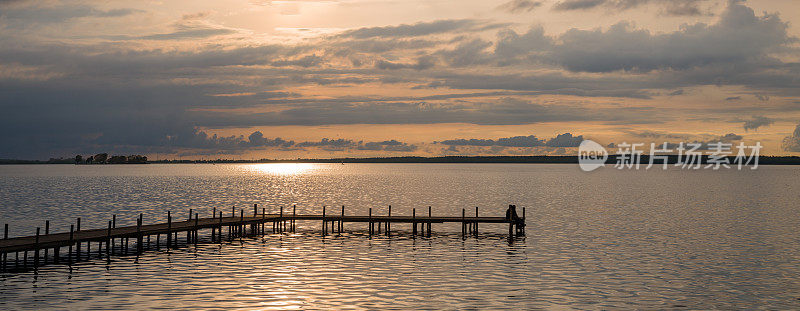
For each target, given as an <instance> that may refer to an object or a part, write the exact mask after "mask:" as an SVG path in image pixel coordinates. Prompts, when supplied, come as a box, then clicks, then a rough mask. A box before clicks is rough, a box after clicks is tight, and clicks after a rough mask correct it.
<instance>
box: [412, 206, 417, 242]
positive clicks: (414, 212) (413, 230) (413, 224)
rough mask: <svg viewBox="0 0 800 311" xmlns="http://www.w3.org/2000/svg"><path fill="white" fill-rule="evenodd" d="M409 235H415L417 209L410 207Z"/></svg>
mask: <svg viewBox="0 0 800 311" xmlns="http://www.w3.org/2000/svg"><path fill="white" fill-rule="evenodd" d="M411 227H412V229H411V236H415V237H416V236H417V209H416V208H412V209H411Z"/></svg>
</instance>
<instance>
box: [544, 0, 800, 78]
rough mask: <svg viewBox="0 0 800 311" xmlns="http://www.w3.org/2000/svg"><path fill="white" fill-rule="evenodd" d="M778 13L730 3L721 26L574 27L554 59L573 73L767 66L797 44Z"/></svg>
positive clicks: (621, 25) (565, 37)
mask: <svg viewBox="0 0 800 311" xmlns="http://www.w3.org/2000/svg"><path fill="white" fill-rule="evenodd" d="M787 28H788V26H787V24H786V23H785V22H783V21H781V20H780V18H779V17H778V16H777V15H765V16H763V17H757V16H756V15H755V13H754V12H753V9H751V8H748V7H745V6H743V5H739V4H732V5H730V6H729V7H728V9H727V10H726V11H725V12H724V13H723V14H722V16H720V20H719V22H718V23H717V24H713V25H706V24H695V25H685V26H683V28H682V29H681V30H680V31H677V32H673V33H667V34H652V33H651V32H650V31H647V30H642V29H635V28H634V27H633V26H632V25H630V24H628V23H625V22H623V23H618V24H616V25H614V26H611V28H609V29H608V30H606V31H603V30H600V29H597V30H578V29H573V30H570V31H568V32H566V33H565V34H563V35H562V36H560V37H559V39H560V41H561V42H562V43H561V44H559V45H557V46H555V47H554V52H555V55H556V56H555V60H556V61H557V62H558V63H560V64H562V65H563V66H564V67H566V68H567V69H569V70H571V71H585V72H611V71H616V70H627V71H637V72H648V71H652V70H656V69H677V70H685V69H689V68H692V67H699V66H709V65H715V64H740V65H744V64H748V63H756V64H763V65H767V64H768V63H771V62H772V60H771V58H770V57H769V55H768V53H769V52H773V51H777V49H778V47H781V46H784V45H786V44H788V43H790V42H793V41H795V40H796V39H795V38H792V37H789V35H788V34H787Z"/></svg>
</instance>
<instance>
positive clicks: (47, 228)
mask: <svg viewBox="0 0 800 311" xmlns="http://www.w3.org/2000/svg"><path fill="white" fill-rule="evenodd" d="M48 234H50V221H49V220H45V221H44V235H48ZM49 251H50V249H48V248H46V247H45V249H44V264H45V265H46V264H47V254H48V252H49Z"/></svg>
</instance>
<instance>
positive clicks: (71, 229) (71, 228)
mask: <svg viewBox="0 0 800 311" xmlns="http://www.w3.org/2000/svg"><path fill="white" fill-rule="evenodd" d="M74 234H75V225H73V224H70V225H69V251H68V254H67V262H68V263H69V265H72V243H73V241H74Z"/></svg>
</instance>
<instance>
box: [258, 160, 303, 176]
mask: <svg viewBox="0 0 800 311" xmlns="http://www.w3.org/2000/svg"><path fill="white" fill-rule="evenodd" d="M246 169H247V170H249V171H252V172H257V173H264V174H269V175H299V174H304V173H308V172H310V171H313V170H315V169H317V165H315V164H313V163H261V164H252V165H248V166H247V167H246Z"/></svg>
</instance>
